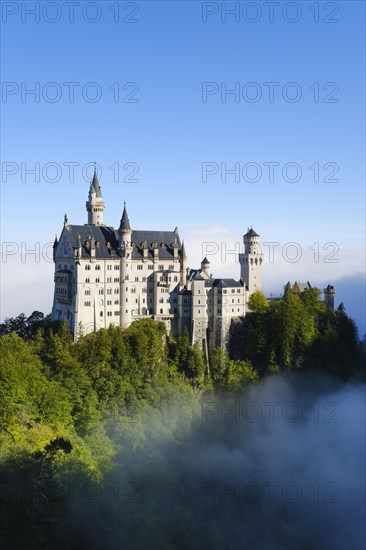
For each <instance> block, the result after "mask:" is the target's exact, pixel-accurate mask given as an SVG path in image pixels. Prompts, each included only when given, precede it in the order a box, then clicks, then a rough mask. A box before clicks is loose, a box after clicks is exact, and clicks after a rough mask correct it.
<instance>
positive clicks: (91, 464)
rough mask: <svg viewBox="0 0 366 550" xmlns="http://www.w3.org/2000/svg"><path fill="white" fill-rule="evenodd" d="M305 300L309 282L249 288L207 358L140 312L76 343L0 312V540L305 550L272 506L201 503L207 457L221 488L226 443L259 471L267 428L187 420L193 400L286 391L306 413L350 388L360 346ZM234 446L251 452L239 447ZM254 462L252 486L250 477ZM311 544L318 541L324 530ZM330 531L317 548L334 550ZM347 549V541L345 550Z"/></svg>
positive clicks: (357, 377)
mask: <svg viewBox="0 0 366 550" xmlns="http://www.w3.org/2000/svg"><path fill="white" fill-rule="evenodd" d="M319 296H320V292H319V290H318V289H315V288H309V289H306V290H305V291H303V292H302V293H301V294H300V295H296V294H294V293H293V292H292V291H291V288H290V287H289V286H287V287H286V288H285V293H284V295H283V297H282V299H278V300H272V301H268V300H267V299H266V298H265V297H264V296H263V295H262V294H261V293H260V292H256V293H254V294H253V295H252V296H251V298H250V303H249V306H250V310H251V313H250V314H248V315H247V316H246V317H245V318H243V319H241V320H240V322H239V323H236V324H235V325H234V326H233V327H232V330H231V334H230V341H229V343H228V349H227V350H222V349H216V350H215V351H214V353H213V355H212V357H211V358H210V360H209V362H208V361H207V359H206V358H205V357H204V355H203V352H202V350H201V349H200V348H199V346H198V345H193V346H192V345H191V343H190V340H189V336H188V333H185V334H184V335H183V336H181V337H178V338H174V337H173V336H171V335H168V334H167V333H166V329H165V325H164V324H163V323H158V322H155V321H153V320H151V319H145V320H139V321H135V322H134V323H132V325H131V326H130V327H128V328H127V329H121V328H119V327H112V326H111V327H109V328H108V329H101V330H99V331H98V332H96V333H91V334H88V335H86V336H80V337H79V338H78V339H77V341H76V342H74V341H73V339H72V336H71V334H70V332H69V329H68V326H67V324H66V322H64V323H52V322H51V320H50V317H49V316H46V317H45V316H44V315H43V314H42V313H40V312H33V313H32V315H31V316H29V317H26V316H25V315H24V314H21V315H19V316H18V317H16V318H9V319H6V320H5V321H4V322H3V323H2V324H1V325H0V349H1V353H0V484H1V487H2V490H1V493H0V547H1V548H5V549H8V548H9V549H18V548H19V549H27V550H33V549H39V548H44V549H50V550H61V549H63V548H66V547H67V548H71V549H73V548H75V549H76V548H77V549H81V550H83V549H88V550H89V549H97V548H101V547H103V548H106V549H114V548H123V549H128V550H129V549H136V550H137V549H144V548H149V549H150V548H151V549H155V548H156V549H174V548H182V549H183V548H187V549H188V548H197V549H198V548H199V549H204V548H210V549H216V548H233V549H236V548H238V541H239V540H240V541H241V540H242V537H244V538H245V540H246V543H245V544H244V546H242V547H243V548H244V547H248V548H249V547H250V548H254V547H257V548H267V547H268V548H277V547H281V548H291V549H294V548H295V549H296V548H299V549H300V548H301V549H303V548H310V547H314V544H313V543H314V540H312V539H311V536H314V535H311V534H310V533H309V530H308V529H307V528H303V529H302V528H299V529H298V530H297V532H296V534H294V533H293V532H292V533H289V532H288V523H287V521H288V522H289V523H290V522H293V518H292V519H291V514H293V513H294V510H293V506H292V507H291V506H290V503H289V502H287V501H286V502H283V501H281V502H278V503H277V512H278V513H280V514H281V518H282V519H281V522H278V521H277V520H276V517H277V516H276V513H274V514H272V516H271V517H269V516H268V517H267V516H266V514H267V508H266V506H265V504H266V502H264V500H263V499H262V500H261V501H260V502H256V503H255V505H251V506H250V505H249V503H248V502H244V503H242V504H243V507H242V509H241V510H240V514H237V516H236V513H237V511H238V510H237V509H236V512H235V513H234V514H233V513H232V510H230V509H228V508H227V507H226V506H223V505H222V504H223V503H222V499H221V496H222V495H221V493H220V492H219V491H218V492H217V496H218V499H217V500H215V501H214V502H212V503H208V505H207V506H208V507H207V506H206V507H205V500H204V498H203V494H202V483H203V484H205V483H207V476H208V478H209V479H211V481H210V483H213V482H212V479H214V480H215V479H217V476H218V475H219V474H218V472H220V471H222V468H221V465H220V464H218V463H216V461H215V460H216V459H215V460H214V458H213V457H215V456H217V457H218V456H223V457H225V456H226V454H225V453H226V452H227V453H229V454H230V458H229V455H227V458H222V461H223V462H222V463H223V464H225V461H226V460H228V461H229V464H231V466H230V468H228V470H227V471H229V473H228V474H227V475H228V477H227V478H226V477H224V481H225V483H226V482H228V483H229V482H234V481H233V478H232V472H234V471H236V469H237V468H239V465H238V463H237V462H235V463H231V462H230V461H231V460H233V458H232V457H233V454H231V451H232V450H233V449H235V448H236V447H238V446H240V449H241V451H240V452H243V453H244V454H243V457H245V456H247V454H246V453H250V452H253V453H254V449H257V450H258V453H259V456H260V458H259V459H256V458H255V457H253V461H254V465H255V463H256V462H257V463H258V464H261V461H262V457H263V454H262V450H260V449H259V447H258V443H257V439H256V438H257V433H258V430H262V431H263V430H266V429H267V428H268V426H267V428H266V426H262V424H261V423H259V424H257V425H256V426H253V425H250V426H248V425H244V424H243V423H240V426H238V425H237V424H236V423H235V422H234V423H231V422H228V423H223V422H220V421H218V418H217V417H213V418H209V420H208V422H203V416H202V411H203V408H204V407H205V410H207V403H210V404H211V405H212V404H215V407H216V405H217V404H220V406H222V403H224V402H225V403H228V402H231V403H233V402H234V403H236V402H237V401H238V400H242V401H245V400H248V399H249V398H251V399H253V396H257V397H256V399H257V402H258V399H261V397H260V396H261V395H264V394H263V393H261V392H263V391H264V392H265V393H266V395H267V394H268V395H271V394H273V395H277V394H276V392H279V393H281V391H283V392H285V393H284V394H283V395H285V394H286V391H288V392H290V391H291V392H292V394H291V395H296V399H298V400H302V401H301V402H302V403H303V406H304V410H305V413H306V411H307V412H309V410H310V404H309V399H308V397H309V395H310V396H311V398H312V399H318V400H320V401H321V400H322V399H323V397H324V396H325V395H328V394H329V392H331V391H332V392H335V393H336V394H337V395H343V393H342V392H344V391H345V390H344V388H349V387H352V388H354V389H355V391H358V389H359V388H362V387H363V385H364V382H365V370H364V363H365V348H364V345H363V344H362V343H361V342H360V340H359V338H358V334H357V329H356V326H355V323H354V322H353V321H352V319H351V318H349V317H348V316H347V314H346V312H345V309H344V307H343V305H342V304H341V306H340V307H339V308H338V309H337V310H335V311H333V310H332V309H329V308H327V307H326V306H325V305H324V303H323V302H322V301H321V300H320V297H319ZM283 388H286V389H283ZM289 388H290V389H289ZM304 388H306V390H304ZM347 391H348V390H347ZM258 392H259V393H258ZM302 392H303V393H302ZM304 392H305V393H304ZM337 392H338V393H337ZM347 395H348V394H347ZM293 400H295V398H294V397H293ZM332 402H333V401H332ZM216 408H217V407H216ZM211 410H213V409H211ZM215 410H216V409H215ZM213 416H214V415H213ZM305 417H306V414H305ZM303 421H304V422H305V424H304V425H303V429H304V430H306V429H307V428H306V426H307V424H306V420H305V419H304V420H303ZM304 426H305V427H304ZM254 428H255V429H256V430H257V432H255V430H254ZM274 429H276V427H274ZM284 429H285V430H287V429H288V427H287V426H285V428H284ZM281 433H284V435H280V436H279V437H284V438H285V439H286V440H287V432H286V431H285V432H281ZM291 437H292V436H291ZM299 437H300V435H299ZM270 440H271V436H269V441H270ZM242 441H247V444H246V449H248V447H249V448H252V449H253V451H248V450H246V451H244V450H242V447H241V445H242ZM217 449H220V452H219V451H218V450H217ZM224 450H225V453H224ZM276 452H277V451H276ZM324 452H325V453H326V452H327V449H325V451H324ZM215 453H216V455H215ZM220 453H223V455H221V454H220ZM273 456H276V453H274V455H273ZM257 458H258V457H257ZM279 458H280V457H279ZM217 460H218V459H217ZM243 460H244V459H243ZM280 462H281V460H279V463H280ZM266 464H267V462H266ZM262 466H263V467H262ZM262 466H259V465H258V468H259V470H258V471H257V478H256V479H262V478H263V476H264V473H263V471H264V469H265V468H266V467H267V466H264V464H263V465H262ZM252 468H254V466H251V467H250V468H249V466H246V467H245V468H244V470H242V469H240V468H239V469H240V471H241V472H242V474H241V475H242V476H243V479H253V475H255V469H254V470H253V469H252ZM243 471H244V473H243ZM230 472H231V473H230ZM276 472H277V470H276ZM210 475H211V478H210ZM276 475H279V474H276ZM215 483H216V482H215ZM215 483H214V485H213V487H215V492H216V488H217V487H219V486H220V484H217V483H216V484H215ZM220 483H221V481H220ZM204 487H207V485H204ZM210 487H211V486H210ZM209 494H210V493H209ZM220 495H221V496H220ZM205 496H206V497H207V493H205ZM355 498H356V500H357V495H356V497H355ZM361 508H362V507H361ZM343 512H344V511H342V513H343ZM324 513H325V512H324ZM229 517H230V518H231V519H228V518H229ZM332 518H333V519H332V520H330V519H329V521H334V513H332ZM320 519H321V520H322V521H323V522H324V517H322V516H321V514H320ZM315 521H317V520H315ZM319 521H320V520H319ZM326 521H327V519H326ZM326 521H325V524H326ZM263 522H264V524H265V525H266V526H267V527H268V529H267V530H266V529H264V530H263V528H262V526H263ZM282 522H284V523H282ZM240 526H241V527H243V528H244V527H245V529H244V532H245V534H243V533H242V531H241V530H240V529H239V527H240ZM319 529H320V527H319ZM315 532H316V530H315ZM269 533H271V535H270V534H269ZM316 536H317V537H318V538H317V539H316V540H317V541H318V542H319V541H321V539H322V537H323V536H324V537H325V536H326V533H325V532H324V533H323V532H322V531H321V529H320V531H319V532H318V533H316ZM342 536H343V532H341V533H338V534H337V538H336V539H335V540H334V541H333V542H334V545H333V546H332V547H333V548H338V547H339V548H343V547H345V546H342V544H343V542H342V540H343V539H342ZM344 536H346V535H344ZM347 536H349V534H348V535H347ZM258 537H259V538H258ZM309 537H310V538H309ZM324 540H325V539H324ZM258 541H260V543H259V542H258ZM339 541H341V542H342V544H340V545H338V546H337V544H338V542H339ZM357 544H358V543H357V535H355V541H354V545H353V546H350V547H352V548H358V545H357ZM319 547H321V545H320V546H319Z"/></svg>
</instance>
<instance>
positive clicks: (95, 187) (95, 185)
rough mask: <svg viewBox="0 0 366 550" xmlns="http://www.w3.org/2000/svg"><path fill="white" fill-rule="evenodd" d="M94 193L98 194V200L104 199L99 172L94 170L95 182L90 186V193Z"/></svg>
mask: <svg viewBox="0 0 366 550" xmlns="http://www.w3.org/2000/svg"><path fill="white" fill-rule="evenodd" d="M93 191H94V192H95V193H96V195H97V197H98V198H100V199H101V198H102V190H101V188H100V185H99V180H98V176H97V171H96V169H94V176H93V180H92V182H91V184H90V191H89V192H90V193H93Z"/></svg>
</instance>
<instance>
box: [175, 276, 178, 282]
mask: <svg viewBox="0 0 366 550" xmlns="http://www.w3.org/2000/svg"><path fill="white" fill-rule="evenodd" d="M174 282H175V283H177V282H178V277H177V276H176V275H175V277H174Z"/></svg>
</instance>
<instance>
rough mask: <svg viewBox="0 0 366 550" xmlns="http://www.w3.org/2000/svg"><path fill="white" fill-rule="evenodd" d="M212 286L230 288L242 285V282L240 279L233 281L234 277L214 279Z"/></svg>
mask: <svg viewBox="0 0 366 550" xmlns="http://www.w3.org/2000/svg"><path fill="white" fill-rule="evenodd" d="M212 286H215V287H217V288H225V287H228V288H231V287H242V286H243V283H242V282H241V281H235V280H234V279H214V283H213V285H212Z"/></svg>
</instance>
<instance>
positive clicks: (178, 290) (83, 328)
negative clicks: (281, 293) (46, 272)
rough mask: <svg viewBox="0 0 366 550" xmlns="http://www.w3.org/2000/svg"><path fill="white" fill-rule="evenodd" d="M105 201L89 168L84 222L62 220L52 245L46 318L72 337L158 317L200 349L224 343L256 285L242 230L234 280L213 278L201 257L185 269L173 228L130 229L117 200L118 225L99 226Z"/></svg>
mask: <svg viewBox="0 0 366 550" xmlns="http://www.w3.org/2000/svg"><path fill="white" fill-rule="evenodd" d="M104 208H105V204H104V201H103V197H102V192H101V188H100V184H99V181H98V177H97V174H96V171H94V177H93V180H92V182H91V184H90V190H89V197H88V201H87V203H86V210H87V212H88V223H87V224H85V225H71V224H69V223H68V220H67V217H66V215H65V221H64V227H63V230H62V232H61V236H60V238H59V239H57V237H56V239H55V242H54V245H53V259H54V263H55V292H54V301H53V308H52V319H53V320H64V319H66V320H67V322H68V324H69V326H70V329H71V331H72V332H73V335H74V338H77V336H78V334H81V333H84V334H85V333H88V332H91V331H95V330H98V329H100V328H107V327H108V326H109V325H111V324H112V325H117V326H121V327H128V326H129V325H130V324H131V323H132V322H133V321H135V320H136V319H144V318H147V317H150V318H152V319H155V320H157V321H163V322H165V323H166V325H167V329H168V332H170V331H171V332H172V333H173V334H175V335H177V334H182V333H183V332H184V330H185V329H187V330H188V331H189V334H190V338H191V341H192V343H194V342H198V343H199V344H200V346H202V348H203V349H204V350H205V352H206V353H210V352H211V351H212V349H213V348H214V347H218V346H223V345H225V343H226V341H227V337H228V333H229V328H230V325H231V322H232V321H235V320H238V319H239V318H240V317H243V316H245V315H246V312H247V303H248V298H249V296H250V294H251V293H252V292H254V291H256V290H260V288H261V268H262V263H263V254H262V253H261V251H260V246H259V243H260V241H259V235H258V234H257V233H256V232H255V231H254V230H253V229H249V230H248V231H247V233H246V234H245V235H244V238H243V240H244V252H243V253H242V254H239V262H240V279H239V280H238V281H236V280H234V279H215V278H213V277H212V275H211V273H210V267H211V266H210V262H209V261H208V260H207V258H204V259H203V261H202V263H201V267H200V269H189V268H188V264H187V256H186V252H185V248H184V243H183V242H182V241H181V239H180V237H179V233H178V229H177V228H175V229H174V230H173V231H146V230H138V229H132V227H131V224H130V220H129V218H128V214H127V208H126V203H125V205H124V209H123V213H122V217H121V221H120V224H119V227H118V229H117V230H116V229H114V228H113V227H109V226H107V225H104V223H103V212H104Z"/></svg>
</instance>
